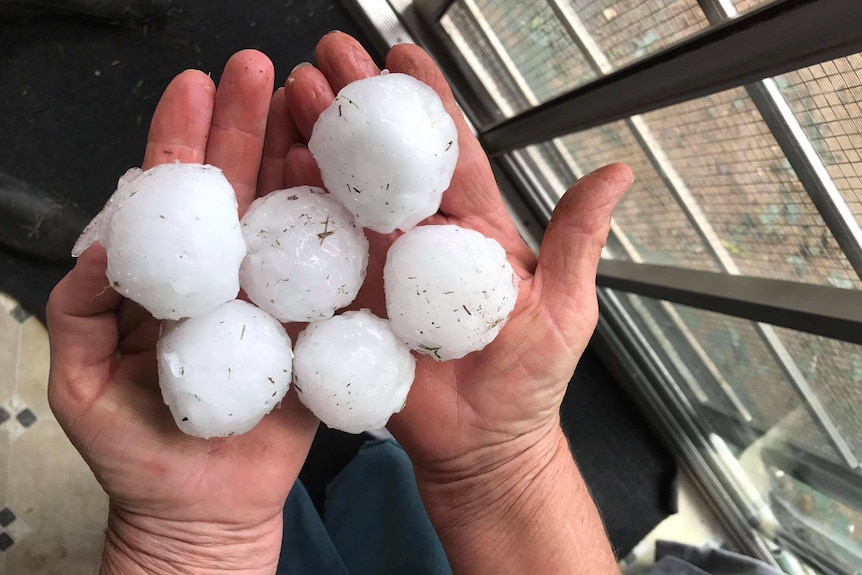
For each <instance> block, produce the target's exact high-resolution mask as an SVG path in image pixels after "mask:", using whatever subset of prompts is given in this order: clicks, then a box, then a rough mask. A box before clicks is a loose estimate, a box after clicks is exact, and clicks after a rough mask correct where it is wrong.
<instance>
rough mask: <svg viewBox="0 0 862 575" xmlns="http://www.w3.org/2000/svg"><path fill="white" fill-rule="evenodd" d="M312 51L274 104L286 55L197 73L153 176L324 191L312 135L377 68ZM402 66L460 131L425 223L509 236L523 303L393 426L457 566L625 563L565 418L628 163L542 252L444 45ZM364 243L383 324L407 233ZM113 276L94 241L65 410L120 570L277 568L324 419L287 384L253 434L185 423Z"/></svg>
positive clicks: (62, 391)
mask: <svg viewBox="0 0 862 575" xmlns="http://www.w3.org/2000/svg"><path fill="white" fill-rule="evenodd" d="M316 56H317V61H318V64H319V69H318V68H314V67H312V66H303V67H299V68H297V69H295V70H294V71H293V72H292V73H291V75H290V77H289V78H288V81H287V84H286V87H285V88H284V89H283V90H279V91H277V92H275V94H274V95H272V96H271V94H272V66H271V64H270V63H269V61H268V60H267V59H266V58H265V57H264V56H263V55H262V54H259V53H256V52H252V51H246V52H241V53H239V54H237V55H236V56H234V57H233V58H232V59H231V60H230V61H229V62H228V64H227V66H226V68H225V72H224V75H223V77H222V81H221V84H220V86H219V89H218V91H216V90H215V89H214V87H213V85H212V82H211V81H210V80H209V78H208V77H207V76H206V75H204V74H202V73H200V72H194V71H188V72H184V73H183V74H181V75H179V76H178V77H177V78H176V79H175V80H174V81H173V82H172V83H171V85H170V86H169V87H168V88H167V90H166V91H165V94H164V96H163V97H162V100H161V102H160V103H159V107H158V108H157V110H156V113H155V115H154V117H153V121H152V125H151V129H150V137H149V142H148V144H147V151H146V155H145V161H144V168H148V167H151V166H153V165H156V164H157V163H160V162H167V161H177V160H179V161H185V162H206V163H210V164H214V165H217V166H219V167H221V168H222V169H223V170H224V171H225V174H226V176H227V177H228V179H229V180H230V181H231V183H232V184H233V186H234V188H235V190H236V192H237V199H238V201H239V204H240V211H241V212H242V211H243V210H244V209H245V208H246V207H247V206H248V205H249V203H250V202H251V201H252V200H253V198H254V197H255V195H262V194H265V193H268V192H270V191H272V190H275V189H279V188H282V187H289V186H296V185H303V184H310V185H321V180H320V175H319V172H318V170H317V167H316V164H315V163H314V160H313V158H312V157H311V155H310V153H309V152H308V150H307V148H305V147H304V146H303V145H302V144H304V143H305V142H307V140H308V138H309V136H310V135H311V129H312V127H313V125H314V122H315V121H316V119H317V117H318V115H319V114H320V112H322V111H323V109H325V108H326V106H328V105H329V103H330V102H331V101H332V100H333V98H334V95H335V92H337V91H338V90H339V89H341V88H342V87H343V86H344V85H346V84H347V83H349V82H351V81H353V80H357V79H360V78H364V77H367V76H370V75H374V74H379V73H380V71H379V70H378V69H377V67H376V66H375V65H374V63H373V61H372V60H371V58H370V57H369V56H368V54H367V53H366V52H365V51H364V50H363V49H362V48H361V47H360V46H359V44H358V43H357V42H356V41H355V40H353V39H352V38H350V37H349V36H346V35H344V34H341V33H333V34H330V35H327V36H326V37H324V38H323V39H322V40H321V42H320V44H319V45H318V47H317V53H316ZM386 66H387V68H389V69H390V70H391V71H393V72H403V73H407V74H411V75H413V76H415V77H417V78H419V79H420V80H422V81H424V82H425V83H426V84H428V85H430V86H431V87H432V88H434V89H435V90H437V92H438V94H439V95H440V96H441V98H442V100H443V103H444V105H445V106H446V108H447V110H448V111H449V113H450V114H451V115H452V116H453V118H454V119H455V122H456V125H457V126H458V132H459V144H460V149H461V155H460V159H459V162H458V165H457V168H456V171H455V175H454V177H453V180H452V184H451V186H450V188H449V190H448V191H447V192H446V193H445V194H444V199H443V204H442V206H441V209H440V212H439V213H438V214H436V215H435V216H432V217H431V218H429V219H428V220H426V222H424V223H429V224H442V223H450V224H456V225H460V226H464V227H469V228H473V229H476V230H478V231H480V232H482V233H483V234H484V235H486V236H488V237H491V238H494V239H496V240H497V241H499V242H500V244H501V245H502V246H503V247H504V248H505V249H506V251H507V253H508V256H509V260H510V262H511V263H512V265H513V267H514V269H515V270H516V273H518V274H519V276H520V277H521V280H522V282H521V293H520V296H519V300H518V304H517V306H516V308H515V311H514V312H513V315H512V317H511V318H510V320H509V323H508V324H507V325H506V327H505V328H504V329H503V331H502V332H501V334H500V336H499V337H498V338H497V339H496V340H495V341H494V342H493V343H492V344H491V345H489V346H488V347H487V348H485V349H484V350H482V351H481V352H477V353H473V354H470V355H468V356H467V357H465V358H463V359H461V360H457V361H453V362H447V363H438V362H436V361H435V360H433V359H432V358H430V357H427V356H422V357H421V358H420V359H419V361H418V364H417V371H416V381H415V383H414V386H413V389H412V391H411V393H410V396H409V398H408V402H407V407H406V408H405V409H404V411H403V412H402V413H400V414H398V415H397V416H395V417H393V419H392V421H391V425H390V428H391V429H392V431H393V433H394V434H395V435H396V437H397V438H398V440H399V441H400V442H401V443H402V445H403V446H404V448H405V450H407V452H408V454H409V455H410V457H411V460H412V461H413V463H414V469H415V472H416V477H417V481H418V483H419V487H420V491H421V493H422V496H423V500H424V501H425V504H426V507H427V509H428V512H429V515H430V516H431V519H432V521H433V522H434V524H435V527H436V528H437V530H438V532H439V534H440V536H441V539H442V540H443V543H444V546H445V547H446V550H447V554H448V556H449V559H450V561H451V562H452V565H453V568H455V570H456V571H458V570H462V571H464V572H470V573H474V572H494V573H505V572H510V571H511V572H529V571H533V572H535V571H536V568H537V567H536V566H542V572H543V573H550V572H554V569H555V567H557V568H559V570H560V571H561V572H563V571H565V572H570V573H576V572H580V571H577V569H579V568H580V569H584V571H583V572H587V571H589V572H593V573H595V572H609V571H611V570H613V569H615V567H614V560H613V555H612V553H610V549H609V547H608V544H607V540H606V538H604V535H603V530H602V526H601V521H600V519H599V518H598V515H597V513H596V511H595V508H594V507H593V505H592V502H591V500H590V499H589V495H588V494H587V492H586V488H585V486H584V485H583V483H582V481H581V479H580V476H579V474H578V472H577V469H576V467H575V465H574V462H573V460H572V458H571V455H570V453H569V451H568V445H567V443H566V440H565V438H564V437H563V435H562V431H561V429H560V425H559V413H558V412H559V406H560V403H561V401H562V398H563V395H564V393H565V390H566V384H567V382H568V380H569V378H570V376H571V374H572V372H573V370H574V367H575V365H576V364H577V361H578V359H579V358H580V355H581V353H582V352H583V350H584V348H585V347H586V345H587V343H588V341H589V338H590V336H591V334H592V332H593V329H594V328H595V324H596V321H597V317H598V311H597V302H596V296H595V274H596V268H597V265H598V261H599V257H600V254H601V249H602V247H603V245H604V242H605V240H606V238H607V234H608V230H609V227H610V217H611V212H612V210H613V207H614V205H615V204H616V202H617V200H618V199H619V197H620V196H621V195H622V193H623V191H624V190H625V189H626V188H627V187H628V185H629V184H630V182H631V178H632V176H631V172H630V171H629V170H628V169H627V168H626V167H625V166H621V165H613V166H609V167H607V168H604V169H602V170H599V171H598V172H596V173H594V174H591V175H590V176H587V177H585V178H583V179H582V180H581V181H579V182H578V183H577V184H576V185H575V186H573V187H572V189H570V190H569V191H568V192H567V194H566V195H565V197H564V198H563V199H562V200H561V201H560V203H559V205H558V207H557V209H556V211H555V213H554V217H553V220H552V222H551V224H550V226H549V228H548V230H547V232H546V235H545V240H544V243H543V245H542V249H541V254H540V256H539V258H538V260H537V259H536V258H535V257H534V255H533V254H532V253H531V252H530V250H529V249H528V248H527V246H526V245H525V244H524V243H523V242H522V241H521V239H520V238H519V236H518V233H517V231H516V229H515V227H514V225H513V224H512V222H511V220H510V219H509V217H508V214H507V212H506V210H505V207H504V205H503V203H502V200H501V198H500V195H499V191H498V189H497V187H496V184H495V182H494V177H493V175H492V172H491V169H490V166H489V164H488V160H487V158H486V156H485V154H484V152H483V151H482V149H481V147H480V145H479V143H478V141H477V140H476V139H475V138H474V137H473V135H472V134H471V133H470V131H469V129H468V128H467V125H466V123H465V122H464V119H463V117H462V115H461V113H460V111H459V109H458V107H457V105H456V104H455V102H454V98H453V96H452V93H451V91H450V89H449V88H448V86H447V84H446V82H445V80H444V78H443V76H442V74H441V73H440V71H439V70H438V69H437V67H436V66H435V65H434V64H433V62H432V61H431V59H430V58H429V57H428V55H427V54H425V53H424V52H423V51H422V50H421V49H420V48H418V47H416V46H412V45H404V46H398V47H396V48H395V49H393V50H392V51H391V52H390V53H389V55H388V56H387V59H386ZM270 96H271V99H270ZM267 104H269V111H268V113H267ZM267 115H268V119H267ZM264 133H265V138H264ZM264 140H265V142H264ZM367 235H368V238H369V243H370V244H371V255H370V258H369V268H368V277H367V280H366V283H365V286H364V287H363V289H362V291H361V292H360V295H359V298H358V299H357V301H356V303H355V304H354V306H353V307H355V308H359V307H368V308H370V309H371V310H372V311H374V312H375V313H376V314H378V315H381V316H383V315H385V305H384V298H383V283H382V271H383V264H384V262H385V257H386V250H387V248H388V246H389V245H390V244H391V243H392V241H394V239H395V238H396V237H397V235H396V234H389V235H381V234H376V233H374V232H370V231H368V232H367ZM104 272H105V256H104V251H103V250H101V248H100V247H99V246H94V247H93V248H91V249H90V250H88V251H87V252H86V253H85V254H84V255H83V256H82V257H81V258H80V260H79V262H78V265H77V266H76V268H75V270H73V271H72V272H71V273H70V274H69V276H67V277H66V278H65V279H64V280H63V281H62V282H61V283H60V284H59V285H58V286H57V288H56V289H55V291H54V293H53V294H52V297H51V301H50V302H49V310H48V319H49V332H50V335H51V347H52V369H51V380H50V387H49V396H50V399H51V404H52V408H53V409H54V411H55V413H56V414H57V418H58V420H59V421H60V423H61V424H62V425H63V426H64V428H65V429H66V430H67V433H68V434H69V436H70V438H71V439H72V441H73V443H74V444H75V446H76V447H77V448H78V449H79V451H81V453H82V455H83V456H84V458H85V459H86V460H87V462H88V464H89V465H90V466H91V468H92V469H93V471H94V473H95V474H96V476H97V478H98V479H99V481H100V483H101V484H102V485H103V487H104V488H105V490H106V491H107V492H108V494H109V496H110V497H111V502H112V511H111V518H110V530H109V537H108V541H107V544H106V555H105V565H104V567H105V569H106V571H107V572H111V567H112V566H117V567H119V566H123V568H124V572H125V571H126V570H132V568H134V567H137V569H138V570H140V571H143V572H146V571H147V570H149V571H154V572H162V573H171V572H172V571H171V569H172V568H175V569H179V570H183V569H185V570H192V569H194V568H199V569H201V570H206V569H211V570H213V571H215V570H216V569H214V568H213V566H217V567H218V568H219V569H222V570H224V571H226V572H232V573H238V572H254V571H255V570H257V571H260V572H272V571H274V569H275V564H276V562H277V559H278V546H279V543H280V540H281V538H280V536H281V519H280V514H281V508H282V505H283V503H284V500H285V498H286V496H287V493H288V491H289V489H290V487H291V486H292V485H293V481H294V479H295V478H296V476H297V474H298V472H299V469H300V467H301V465H302V462H303V460H304V458H305V455H306V453H307V450H308V447H309V445H310V442H311V439H312V437H313V435H314V431H315V429H316V424H317V421H316V420H315V419H314V418H313V417H312V416H310V414H309V413H308V412H307V411H305V410H304V409H303V408H302V407H301V406H300V405H299V404H298V403H297V400H296V396H295V394H292V393H291V394H289V395H288V397H287V398H286V399H285V402H284V405H283V406H282V409H281V410H279V411H276V412H274V413H273V414H270V415H269V416H267V417H266V418H264V420H263V422H262V423H261V424H260V425H258V427H256V428H255V429H254V430H253V431H252V432H250V433H248V434H246V435H243V436H240V437H235V438H225V439H216V440H210V441H206V442H204V441H201V440H199V439H195V438H191V437H187V436H185V435H183V434H182V433H181V432H179V430H178V429H177V428H176V426H175V424H174V423H173V421H172V419H171V416H170V414H169V412H168V410H167V409H166V408H165V406H164V405H163V404H162V400H161V397H160V395H159V391H158V385H157V377H156V371H155V354H154V347H155V341H156V337H157V334H158V323H157V322H156V321H155V320H153V319H152V318H151V317H149V316H148V315H147V314H146V313H145V312H143V311H142V310H141V309H140V308H138V307H137V306H135V305H134V304H131V303H130V302H127V301H123V300H122V298H120V296H119V295H117V294H116V293H114V292H112V291H111V290H106V289H105V286H106V281H105V275H104ZM292 336H293V337H294V338H295V333H293V334H292ZM525 540H526V541H530V542H531V544H530V545H526V546H525V545H524V542H525ZM154 541H155V543H154ZM584 549H586V550H587V553H589V552H593V553H594V555H589V554H587V555H585V551H584ZM573 553H574V556H573ZM172 564H173V567H172V566H171V565H172ZM130 565H131V566H132V567H129V566H130Z"/></svg>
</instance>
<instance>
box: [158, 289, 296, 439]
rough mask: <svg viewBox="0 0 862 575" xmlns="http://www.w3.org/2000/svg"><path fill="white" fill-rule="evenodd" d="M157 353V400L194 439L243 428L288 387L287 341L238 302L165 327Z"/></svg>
mask: <svg viewBox="0 0 862 575" xmlns="http://www.w3.org/2000/svg"><path fill="white" fill-rule="evenodd" d="M156 352H157V357H158V366H159V386H160V387H161V389H162V398H163V399H164V401H165V403H166V404H167V405H168V407H170V409H171V414H172V415H173V416H174V420H175V421H176V422H177V425H178V426H179V428H180V429H181V430H182V431H183V432H185V433H188V434H189V435H194V436H196V437H203V438H209V437H219V436H224V435H238V434H240V433H245V432H246V431H249V430H250V429H252V428H253V427H254V426H255V425H257V424H258V423H259V422H260V420H261V419H263V416H264V415H266V414H267V413H269V412H270V411H271V410H272V409H273V408H274V407H275V406H276V405H278V403H279V402H280V401H281V400H282V398H283V397H284V394H285V393H287V390H288V388H289V387H290V380H291V367H292V363H293V352H292V351H291V349H290V337H288V335H287V333H285V331H284V328H283V327H282V326H281V324H280V323H279V322H278V321H277V320H276V319H275V318H273V317H272V316H270V315H269V314H267V313H266V312H264V311H262V310H260V309H258V308H256V307H254V306H253V305H251V304H249V303H246V302H244V301H240V300H234V301H231V302H228V303H226V304H224V305H222V306H221V307H219V308H217V309H216V310H215V311H213V312H211V313H208V314H206V315H204V316H200V317H194V318H189V319H184V320H182V321H180V322H177V323H165V327H164V328H163V332H162V335H161V337H160V338H159V342H158V345H157V348H156Z"/></svg>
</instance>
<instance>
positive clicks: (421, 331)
mask: <svg viewBox="0 0 862 575" xmlns="http://www.w3.org/2000/svg"><path fill="white" fill-rule="evenodd" d="M383 282H384V289H385V292H386V312H387V314H388V316H389V322H390V325H391V327H392V331H394V332H395V334H396V335H397V336H398V337H400V338H401V339H402V340H403V341H404V342H405V343H407V345H408V346H410V348H411V349H413V350H416V351H418V352H420V353H424V354H427V355H431V356H432V357H434V358H435V359H437V360H440V361H446V360H450V359H458V358H461V357H464V356H465V355H467V354H468V353H470V352H472V351H476V350H480V349H482V348H484V347H485V346H486V345H488V344H489V343H491V341H493V340H494V338H495V337H497V334H498V333H499V332H500V330H501V329H503V326H504V325H505V324H506V321H508V318H509V313H510V312H511V311H512V309H514V307H515V301H516V300H517V299H518V284H519V282H520V280H519V278H518V276H517V275H515V273H514V271H513V270H512V266H511V265H510V264H509V262H508V261H507V259H506V252H505V251H504V250H503V248H502V246H500V244H499V243H497V242H496V241H494V240H492V239H489V238H486V237H485V236H483V235H482V234H480V233H479V232H477V231H474V230H470V229H466V228H461V227H458V226H420V227H417V228H414V229H413V230H411V231H409V232H407V233H406V234H404V235H402V236H401V237H400V238H398V239H397V240H396V241H395V243H393V244H392V246H391V247H390V248H389V253H388V254H387V256H386V265H385V266H384V268H383Z"/></svg>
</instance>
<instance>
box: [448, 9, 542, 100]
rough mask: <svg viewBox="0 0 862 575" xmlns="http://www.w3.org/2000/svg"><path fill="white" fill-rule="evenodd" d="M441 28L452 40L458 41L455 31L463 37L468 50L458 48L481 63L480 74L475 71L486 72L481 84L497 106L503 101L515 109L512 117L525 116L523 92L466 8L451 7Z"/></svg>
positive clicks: (462, 47) (482, 76)
mask: <svg viewBox="0 0 862 575" xmlns="http://www.w3.org/2000/svg"><path fill="white" fill-rule="evenodd" d="M440 25H441V26H442V27H443V29H444V30H445V31H447V32H448V33H449V36H450V37H451V38H454V37H455V35H454V34H453V31H457V32H458V33H459V35H460V36H461V37H463V39H464V41H465V42H466V43H467V46H460V45H459V46H458V48H459V49H460V50H462V51H469V54H465V56H468V55H469V56H472V58H475V60H476V61H478V63H479V66H473V68H474V69H476V68H477V67H481V70H476V72H477V73H479V72H484V74H482V75H480V80H482V81H483V82H484V83H485V87H486V89H488V92H489V93H490V94H491V96H492V98H494V100H495V101H496V102H497V104H498V105H499V104H500V103H501V102H500V100H502V101H503V102H505V103H506V104H507V106H508V107H510V108H511V109H512V113H518V112H522V111H523V110H525V109H526V108H527V107H528V105H527V103H526V101H525V100H524V98H523V95H522V94H521V92H520V89H519V88H518V86H517V85H516V84H515V83H514V82H513V81H512V79H511V78H510V77H509V75H508V74H507V73H506V71H505V69H504V68H503V66H502V64H501V63H500V62H499V61H498V59H497V58H496V57H495V55H494V51H493V49H492V48H491V46H490V45H489V44H488V41H487V40H486V39H485V37H484V35H483V34H482V31H481V30H480V29H479V27H478V26H477V25H476V23H475V22H474V21H473V19H472V18H470V17H469V15H468V13H467V10H466V8H464V6H463V5H461V4H460V3H457V2H456V3H455V4H452V6H451V7H450V8H449V10H447V12H446V14H445V15H444V16H443V18H441V19H440ZM504 112H508V110H504ZM507 115H510V114H507Z"/></svg>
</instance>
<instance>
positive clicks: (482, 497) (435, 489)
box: [414, 422, 571, 529]
mask: <svg viewBox="0 0 862 575" xmlns="http://www.w3.org/2000/svg"><path fill="white" fill-rule="evenodd" d="M561 458H567V459H571V454H570V453H569V451H568V443H567V441H566V439H565V436H564V435H563V432H562V429H561V428H560V427H559V424H558V423H557V422H554V424H552V425H548V426H546V427H544V428H541V429H537V430H536V431H535V432H533V433H532V434H529V435H524V436H520V437H518V438H516V439H513V440H509V441H506V442H505V443H501V444H495V445H491V446H488V447H485V448H482V449H479V450H476V451H473V452H470V453H468V454H464V455H462V456H460V457H458V458H455V459H451V460H447V461H443V462H434V463H431V464H422V463H414V472H415V475H416V482H417V485H418V486H419V491H420V493H421V495H422V498H423V501H424V502H425V505H426V507H428V512H429V514H430V515H432V520H435V519H436V521H435V526H436V523H437V522H439V523H440V526H439V527H438V529H441V528H442V529H445V528H446V526H448V525H450V524H451V525H466V526H469V525H470V524H473V523H475V524H482V523H485V522H493V521H496V520H498V519H499V517H501V516H505V515H507V514H509V513H514V512H517V507H518V506H519V505H520V504H523V503H525V502H526V501H525V496H528V497H529V498H535V497H537V496H540V495H541V493H540V491H539V490H537V489H536V488H541V487H542V486H543V484H545V483H547V482H548V481H549V480H551V479H552V478H551V477H549V476H550V475H553V474H554V473H555V471H556V470H555V467H556V466H555V465H554V463H555V461H557V460H559V459H561Z"/></svg>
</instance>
